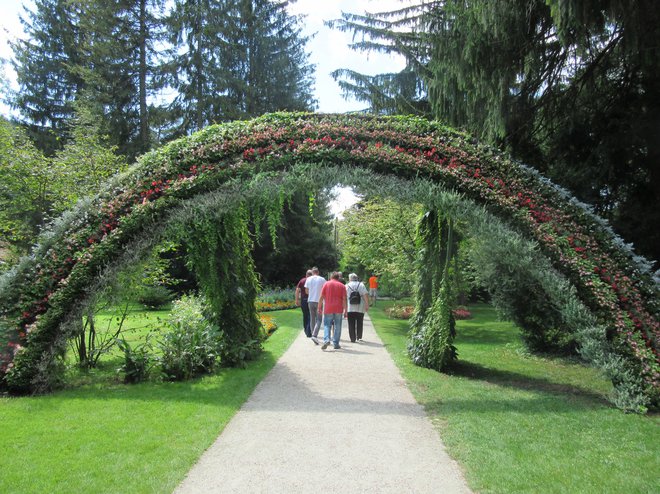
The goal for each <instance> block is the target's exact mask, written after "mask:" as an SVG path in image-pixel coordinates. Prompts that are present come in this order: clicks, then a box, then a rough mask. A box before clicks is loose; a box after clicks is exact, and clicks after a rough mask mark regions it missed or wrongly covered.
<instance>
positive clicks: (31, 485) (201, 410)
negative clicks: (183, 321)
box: [0, 310, 300, 494]
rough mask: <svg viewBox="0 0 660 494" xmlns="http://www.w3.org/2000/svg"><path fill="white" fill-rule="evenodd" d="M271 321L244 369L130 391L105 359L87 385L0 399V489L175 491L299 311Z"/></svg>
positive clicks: (283, 344) (286, 336) (284, 344)
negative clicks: (274, 325)
mask: <svg viewBox="0 0 660 494" xmlns="http://www.w3.org/2000/svg"><path fill="white" fill-rule="evenodd" d="M271 315H272V316H273V317H274V318H275V319H276V321H277V322H278V323H279V325H280V329H278V330H277V331H275V333H274V334H273V335H272V336H271V337H270V338H269V339H268V340H267V341H266V342H265V345H264V346H265V351H264V352H263V354H262V355H261V357H260V358H259V359H258V360H257V361H254V362H251V363H250V364H249V365H248V368H247V369H224V370H222V371H220V372H219V373H218V374H217V375H213V376H208V377H204V378H201V379H198V380H195V381H191V382H183V383H156V382H149V383H144V384H138V385H133V386H129V385H123V384H118V383H113V381H112V380H108V378H107V377H106V374H107V370H108V369H107V367H108V366H111V365H113V362H112V360H113V359H110V361H109V362H106V363H105V364H104V366H105V368H104V367H102V368H101V370H99V371H97V373H98V374H99V375H97V376H94V373H91V374H90V375H89V377H88V379H89V382H90V384H86V385H83V386H80V387H77V388H75V389H70V390H65V391H61V392H57V393H54V394H51V395H48V396H41V397H23V398H2V399H0V424H2V433H1V434H0V451H1V453H0V492H1V493H3V494H5V493H21V494H23V493H55V492H62V493H71V492H90V493H102V492H108V493H119V492H122V493H142V492H164V493H165V492H167V493H169V492H172V490H173V489H174V488H175V487H176V485H177V484H178V483H179V482H180V481H181V480H182V478H183V477H184V475H185V474H186V473H187V472H188V470H189V469H190V467H191V466H192V465H193V464H194V463H195V461H196V460H197V459H198V458H199V456H200V455H201V454H202V452H203V451H204V450H205V449H206V448H207V447H208V446H209V445H210V444H211V443H212V442H213V440H214V439H215V438H216V437H217V436H218V434H219V433H220V431H221V430H222V429H223V428H224V427H225V425H226V424H227V422H228V421H229V419H230V418H231V417H232V416H233V415H234V414H235V413H236V411H237V410H238V409H239V408H240V406H241V405H242V404H243V402H244V401H245V400H246V399H247V397H248V396H249V395H250V393H251V392H252V390H253V389H254V387H255V386H256V385H257V384H258V383H259V382H260V381H261V379H262V378H263V377H264V376H265V375H266V373H267V372H268V371H269V370H270V369H271V368H272V367H273V365H274V364H275V362H276V361H277V359H278V358H279V357H280V355H282V353H283V352H284V351H285V350H286V349H287V348H288V347H289V345H290V344H291V342H292V341H293V339H294V338H295V337H296V336H297V335H298V319H299V318H300V314H299V311H298V310H290V311H282V312H275V313H272V314H271ZM293 328H296V329H293ZM115 363H116V362H115Z"/></svg>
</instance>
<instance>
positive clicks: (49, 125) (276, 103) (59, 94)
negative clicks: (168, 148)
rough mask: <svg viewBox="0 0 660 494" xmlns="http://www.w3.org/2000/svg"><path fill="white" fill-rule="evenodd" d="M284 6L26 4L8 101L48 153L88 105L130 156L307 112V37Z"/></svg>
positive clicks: (49, 0) (250, 1) (240, 1)
mask: <svg viewBox="0 0 660 494" xmlns="http://www.w3.org/2000/svg"><path fill="white" fill-rule="evenodd" d="M288 3H289V2H287V1H277V2H272V1H267V0H177V1H175V2H165V1H164V0H138V1H134V0H118V1H113V2H106V1H103V0H74V1H71V0H37V1H35V2H34V7H33V8H32V9H31V10H30V9H26V14H25V16H24V17H23V18H22V22H23V25H24V31H25V33H26V36H25V38H24V39H21V40H18V41H16V42H14V43H13V44H12V48H13V52H14V57H13V60H12V64H13V67H14V69H15V70H16V73H17V79H18V84H19V89H18V91H17V92H16V93H15V94H12V95H11V98H10V99H11V103H12V104H13V105H14V107H15V108H16V109H17V110H18V111H19V113H20V115H21V117H22V119H23V120H24V123H25V124H26V125H27V126H29V127H30V129H31V130H32V132H33V135H34V136H35V138H36V142H37V145H38V147H39V148H40V149H42V150H45V151H46V152H47V154H50V153H51V152H52V151H53V150H54V149H57V148H59V147H60V146H61V143H62V142H65V141H66V140H67V139H68V138H69V136H68V134H67V132H68V129H69V127H70V126H71V119H72V117H73V115H74V103H76V102H80V101H86V102H89V104H90V105H91V106H93V109H94V114H95V116H96V118H97V120H98V121H99V123H100V126H101V131H102V133H103V134H106V135H108V136H109V137H110V143H111V144H113V145H115V146H117V147H118V149H119V151H120V152H121V153H122V154H124V155H125V156H128V157H129V159H132V158H134V157H135V156H138V155H140V154H141V153H144V152H146V151H147V150H149V149H150V148H152V147H154V145H157V144H159V143H160V142H163V141H166V140H168V139H171V138H172V137H173V136H180V135H183V134H188V133H190V132H191V131H194V130H199V129H201V128H202V127H204V126H206V125H208V124H211V123H217V122H223V121H229V120H234V119H241V118H246V117H254V116H257V115H259V114H261V113H264V112H267V111H276V110H311V109H313V108H314V105H315V101H314V100H313V98H312V84H313V79H312V75H313V70H314V67H313V66H312V65H310V64H309V63H308V60H307V59H308V56H307V53H306V52H305V46H306V43H307V41H308V38H307V37H305V36H303V35H302V34H301V18H299V17H296V16H291V15H289V14H288V11H287V6H288Z"/></svg>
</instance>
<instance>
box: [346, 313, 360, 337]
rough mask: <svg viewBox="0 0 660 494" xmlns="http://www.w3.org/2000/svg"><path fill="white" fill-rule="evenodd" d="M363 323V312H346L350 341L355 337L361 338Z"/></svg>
mask: <svg viewBox="0 0 660 494" xmlns="http://www.w3.org/2000/svg"><path fill="white" fill-rule="evenodd" d="M363 325H364V312H349V313H348V336H349V337H350V338H351V341H353V342H355V339H356V338H357V339H358V340H361V339H362V327H363Z"/></svg>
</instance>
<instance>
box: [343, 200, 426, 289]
mask: <svg viewBox="0 0 660 494" xmlns="http://www.w3.org/2000/svg"><path fill="white" fill-rule="evenodd" d="M420 214H421V207H420V205H409V204H401V203H397V202H395V201H394V200H392V199H388V198H377V197H372V198H371V199H369V200H364V201H360V202H358V203H357V204H355V205H354V206H353V207H352V208H350V209H348V210H347V211H345V212H344V213H343V217H342V218H341V220H340V221H339V224H338V237H339V239H338V240H339V246H340V250H341V256H342V257H341V267H342V269H343V270H344V271H345V272H356V273H358V274H359V275H360V278H361V279H363V280H366V279H367V278H369V275H370V274H371V273H376V274H378V289H379V292H380V293H381V294H385V293H387V294H389V295H394V296H402V295H408V294H409V293H410V290H411V289H412V286H413V284H414V279H415V277H414V274H413V273H414V272H415V266H414V265H415V257H416V249H415V225H416V224H417V220H418V218H419V216H420Z"/></svg>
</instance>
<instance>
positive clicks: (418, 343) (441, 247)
mask: <svg viewBox="0 0 660 494" xmlns="http://www.w3.org/2000/svg"><path fill="white" fill-rule="evenodd" d="M417 242H418V247H419V252H420V255H419V261H418V263H417V287H418V289H417V294H416V300H415V313H414V314H413V318H412V319H411V328H410V336H409V341H408V353H409V354H410V358H411V359H412V361H413V362H414V363H415V364H416V365H419V366H421V367H427V368H429V369H435V370H438V371H441V370H443V369H445V368H446V366H447V364H448V363H449V361H451V360H453V359H455V358H456V348H455V347H454V345H453V344H452V342H453V341H454V336H455V335H456V329H455V328H456V322H455V320H454V315H453V313H452V307H453V305H454V300H453V296H452V291H451V286H452V274H451V271H450V264H451V261H452V258H453V256H454V254H455V252H456V246H457V241H456V235H455V232H454V225H453V220H451V219H447V218H445V217H443V216H441V215H439V214H438V212H437V211H435V210H431V211H429V212H427V213H426V214H425V215H424V216H423V217H422V219H421V221H420V225H419V229H418V235H417Z"/></svg>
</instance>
